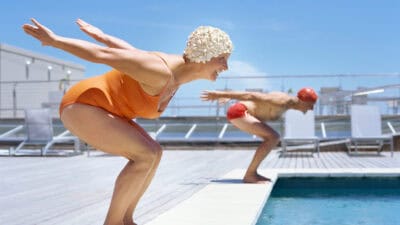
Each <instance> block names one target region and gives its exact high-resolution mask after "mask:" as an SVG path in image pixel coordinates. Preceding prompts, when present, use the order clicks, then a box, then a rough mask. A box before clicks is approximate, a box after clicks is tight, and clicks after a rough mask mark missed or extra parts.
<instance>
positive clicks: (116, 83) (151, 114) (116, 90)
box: [60, 70, 172, 120]
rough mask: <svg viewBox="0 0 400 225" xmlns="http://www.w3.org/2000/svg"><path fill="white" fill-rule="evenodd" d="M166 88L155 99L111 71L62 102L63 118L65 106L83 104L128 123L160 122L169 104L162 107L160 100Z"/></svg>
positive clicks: (72, 91)
mask: <svg viewBox="0 0 400 225" xmlns="http://www.w3.org/2000/svg"><path fill="white" fill-rule="evenodd" d="M170 81H171V79H170ZM170 81H168V83H169V82H170ZM168 83H167V84H166V85H165V87H167V86H168ZM165 87H164V90H162V92H161V93H160V94H159V95H156V96H152V95H149V94H147V93H146V92H145V91H144V90H143V89H142V87H141V86H140V84H139V82H138V81H136V80H134V79H133V78H131V77H129V76H128V75H126V74H123V73H122V72H120V71H117V70H111V71H109V72H107V73H105V74H103V75H100V76H96V77H91V78H88V79H85V80H82V81H80V82H78V83H77V84H75V85H74V86H72V87H71V88H70V89H69V90H68V91H67V93H66V94H65V95H64V97H63V99H62V101H61V104H60V115H61V113H62V110H63V109H64V108H65V107H66V106H68V105H70V104H73V103H82V104H87V105H92V106H97V107H100V108H102V109H104V110H106V111H108V112H110V113H112V114H114V115H117V116H119V117H122V118H125V119H128V120H131V119H133V118H136V117H141V118H146V119H153V118H157V117H160V115H161V113H162V112H163V110H164V109H165V107H166V105H167V104H168V101H169V100H167V101H166V102H164V104H162V106H160V96H161V95H162V93H164V91H165V89H166V88H165ZM171 98H172V96H171Z"/></svg>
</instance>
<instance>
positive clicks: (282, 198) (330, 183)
mask: <svg viewBox="0 0 400 225" xmlns="http://www.w3.org/2000/svg"><path fill="white" fill-rule="evenodd" d="M256 225H400V179H399V178H279V180H278V181H277V183H276V184H275V186H274V189H273V191H272V193H271V196H270V198H269V199H268V201H267V203H266V205H265V207H264V209H263V211H262V212H261V214H260V217H259V220H258V222H257V223H256Z"/></svg>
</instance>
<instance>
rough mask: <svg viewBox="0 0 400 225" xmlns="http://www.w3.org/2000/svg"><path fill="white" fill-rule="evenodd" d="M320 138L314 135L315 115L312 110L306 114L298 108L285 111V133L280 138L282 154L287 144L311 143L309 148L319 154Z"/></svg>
mask: <svg viewBox="0 0 400 225" xmlns="http://www.w3.org/2000/svg"><path fill="white" fill-rule="evenodd" d="M319 141H320V138H319V137H317V136H315V117H314V112H313V111H308V112H307V113H306V114H304V113H302V112H300V111H298V110H288V111H287V112H286V113H285V134H284V136H283V137H282V138H281V145H282V154H284V153H285V152H286V151H287V147H288V145H289V144H296V145H299V144H310V143H311V144H312V147H311V149H312V150H314V151H313V152H312V153H314V152H315V151H316V152H317V153H318V156H319Z"/></svg>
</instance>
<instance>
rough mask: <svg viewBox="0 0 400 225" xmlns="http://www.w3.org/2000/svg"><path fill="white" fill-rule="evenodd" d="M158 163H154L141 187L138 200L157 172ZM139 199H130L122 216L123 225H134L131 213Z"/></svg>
mask: <svg viewBox="0 0 400 225" xmlns="http://www.w3.org/2000/svg"><path fill="white" fill-rule="evenodd" d="M159 162H160V160H158V161H156V162H155V165H154V166H153V168H152V170H151V171H150V173H149V176H148V177H147V179H146V181H145V183H144V185H143V186H142V190H141V191H140V193H139V198H140V197H141V196H143V194H144V192H145V191H146V190H147V188H148V187H149V185H150V183H151V181H152V180H153V177H154V175H155V173H156V171H157V167H158V165H159ZM139 198H137V197H135V198H133V199H132V202H131V203H130V205H129V207H128V209H127V210H126V212H125V215H124V225H136V223H134V222H133V213H134V211H135V209H136V206H137V204H138V203H139V200H140V199H139Z"/></svg>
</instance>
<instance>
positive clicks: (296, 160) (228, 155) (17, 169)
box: [0, 150, 400, 225]
mask: <svg viewBox="0 0 400 225" xmlns="http://www.w3.org/2000/svg"><path fill="white" fill-rule="evenodd" d="M253 152H254V151H253V150H196V151H185V150H181V151H173V150H170V151H165V152H164V156H163V159H162V161H161V164H160V167H159V171H158V173H157V174H156V177H155V179H154V181H153V183H152V184H151V186H150V188H149V190H148V191H147V192H146V194H145V196H144V197H143V201H142V202H141V204H140V205H139V207H138V209H137V213H136V221H137V223H139V224H141V225H142V224H144V223H148V222H149V221H151V220H153V219H154V218H156V217H157V216H158V215H159V214H161V213H164V212H166V211H167V210H169V209H171V208H173V207H174V206H176V205H178V204H179V203H181V202H182V201H184V200H185V199H188V198H189V197H191V196H192V195H193V194H194V193H196V192H198V191H199V190H201V189H203V188H204V187H205V186H206V185H208V184H210V183H215V182H216V181H218V179H219V178H221V177H222V176H223V175H225V174H227V173H228V172H230V171H232V170H234V169H244V168H246V167H247V165H248V163H249V162H250V160H251V157H252V155H253ZM125 162H126V160H124V159H123V158H121V157H114V156H109V155H103V154H99V153H95V154H93V156H92V157H89V158H88V157H87V156H85V155H79V156H73V157H0V165H1V166H0V173H1V176H0V212H1V213H0V224H7V225H30V224H32V225H33V224H38V225H53V224H58V225H71V224H79V225H96V224H102V223H103V220H104V216H105V214H106V211H107V208H108V204H109V201H110V197H111V193H112V188H113V184H114V179H115V177H116V176H117V174H118V172H119V170H120V169H121V168H122V167H123V165H124V163H125ZM262 168H263V171H269V170H274V171H276V170H280V169H286V170H287V169H290V170H291V171H296V170H297V171H302V170H304V169H313V168H321V169H333V170H334V169H340V168H345V169H346V170H347V171H351V170H352V169H354V170H357V169H360V168H361V169H362V168H389V169H388V170H389V171H390V170H391V168H392V169H393V170H398V168H400V153H398V152H396V153H395V155H394V157H390V154H389V153H387V152H384V153H383V154H382V155H380V156H377V155H375V154H374V153H371V154H368V155H359V156H351V157H349V156H348V155H347V153H345V152H322V153H321V155H320V157H317V155H314V157H313V156H311V154H310V153H303V152H293V153H289V154H287V155H286V156H285V157H279V152H278V151H277V150H274V151H272V152H271V154H270V155H269V156H268V158H267V159H266V160H264V162H263V164H262ZM272 168H273V169H272ZM394 168H396V169H394ZM238 182H240V181H238ZM171 224H173V222H172V223H171ZM165 225H168V224H165Z"/></svg>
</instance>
